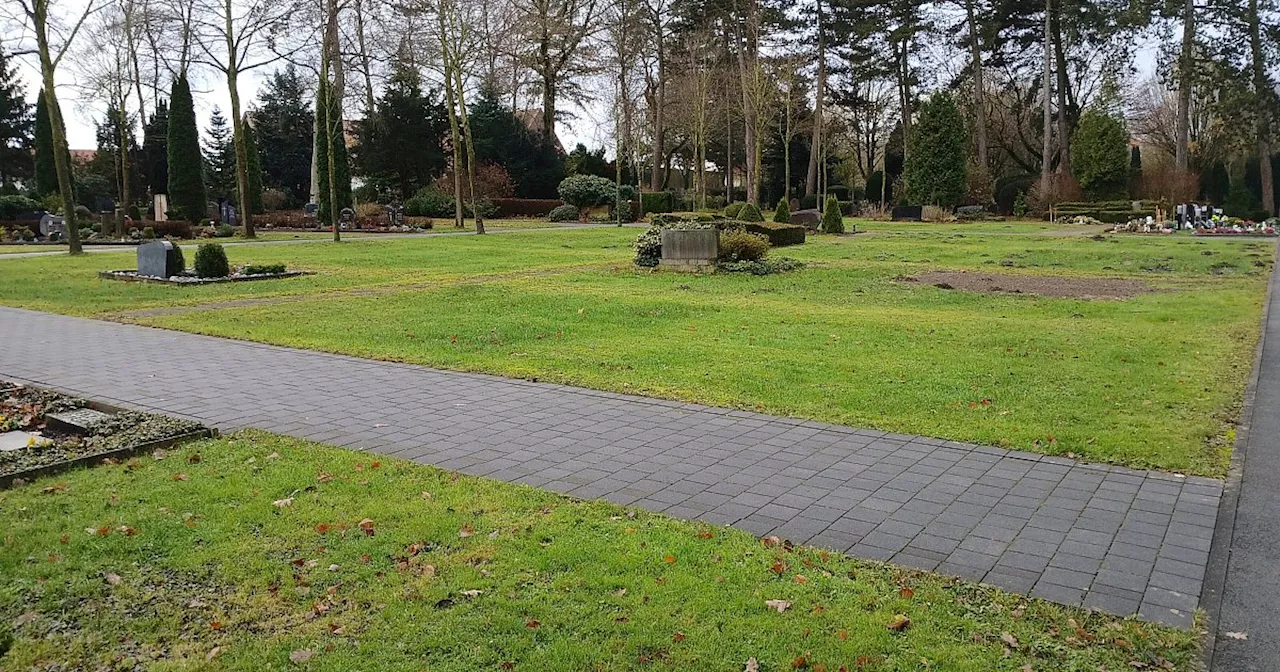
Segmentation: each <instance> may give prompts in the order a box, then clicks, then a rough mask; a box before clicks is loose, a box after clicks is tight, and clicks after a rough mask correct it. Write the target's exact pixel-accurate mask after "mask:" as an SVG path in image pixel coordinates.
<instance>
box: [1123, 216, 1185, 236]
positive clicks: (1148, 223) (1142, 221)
mask: <svg viewBox="0 0 1280 672" xmlns="http://www.w3.org/2000/svg"><path fill="white" fill-rule="evenodd" d="M1111 232H1112V233H1166V234H1167V233H1173V228H1171V227H1170V226H1168V225H1167V224H1165V223H1164V222H1161V221H1157V220H1156V218H1155V217H1150V216H1148V217H1138V218H1136V219H1131V220H1129V221H1128V222H1126V223H1124V224H1116V225H1115V226H1113V227H1111Z"/></svg>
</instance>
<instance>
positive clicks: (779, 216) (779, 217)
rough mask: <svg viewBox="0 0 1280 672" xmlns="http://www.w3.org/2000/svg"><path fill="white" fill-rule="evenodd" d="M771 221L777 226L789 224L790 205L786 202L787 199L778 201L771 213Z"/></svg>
mask: <svg viewBox="0 0 1280 672" xmlns="http://www.w3.org/2000/svg"><path fill="white" fill-rule="evenodd" d="M773 221H775V222H777V223H779V224H790V223H791V204H790V203H788V202H787V199H785V198H780V199H778V207H777V208H775V209H774V211H773Z"/></svg>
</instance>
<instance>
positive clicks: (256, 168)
mask: <svg viewBox="0 0 1280 672" xmlns="http://www.w3.org/2000/svg"><path fill="white" fill-rule="evenodd" d="M241 127H242V128H244V151H245V153H246V154H248V155H249V157H248V158H249V163H248V168H249V198H248V201H249V209H250V210H252V211H253V214H255V215H256V214H259V213H262V212H265V211H266V208H264V207H262V157H261V156H260V155H259V154H258V134H257V132H256V131H254V130H253V124H251V123H249V115H247V114H246V115H244V124H243V125H242V126H241Z"/></svg>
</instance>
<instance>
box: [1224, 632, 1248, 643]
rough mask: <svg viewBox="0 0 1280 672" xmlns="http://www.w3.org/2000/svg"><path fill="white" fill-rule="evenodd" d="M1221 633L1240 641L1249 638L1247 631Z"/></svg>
mask: <svg viewBox="0 0 1280 672" xmlns="http://www.w3.org/2000/svg"><path fill="white" fill-rule="evenodd" d="M1223 634H1225V635H1226V636H1227V637H1230V638H1231V639H1238V640H1241V641H1244V640H1246V639H1249V633H1247V632H1226V633H1223Z"/></svg>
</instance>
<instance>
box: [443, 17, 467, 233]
mask: <svg viewBox="0 0 1280 672" xmlns="http://www.w3.org/2000/svg"><path fill="white" fill-rule="evenodd" d="M446 34H447V31H446V30H445V23H444V17H443V15H442V16H441V17H440V55H441V65H442V66H443V67H444V71H445V72H444V76H445V83H446V86H445V89H444V97H445V107H447V108H448V110H449V138H450V140H451V144H452V145H453V226H454V228H458V229H461V228H462V227H463V217H462V131H461V129H460V128H459V122H458V108H457V100H456V96H455V95H454V92H453V86H452V84H450V82H452V80H453V75H452V73H451V70H450V65H449V63H450V59H449V46H448V44H447V43H446V42H445V39H446V37H445V36H446Z"/></svg>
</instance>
